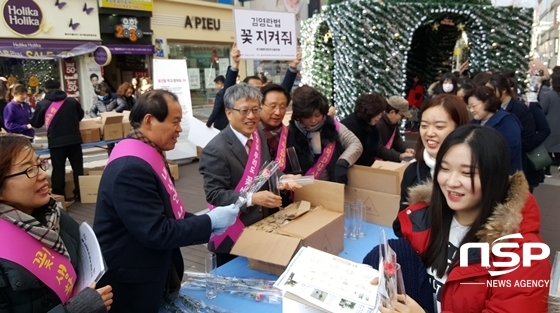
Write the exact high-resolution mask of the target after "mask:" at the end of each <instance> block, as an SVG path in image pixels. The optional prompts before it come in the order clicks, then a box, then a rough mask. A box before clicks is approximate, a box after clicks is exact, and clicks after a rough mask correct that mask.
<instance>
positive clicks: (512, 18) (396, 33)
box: [301, 0, 533, 118]
mask: <svg viewBox="0 0 560 313" xmlns="http://www.w3.org/2000/svg"><path fill="white" fill-rule="evenodd" d="M333 3H334V2H333V1H331V2H330V5H327V6H324V7H323V13H322V14H319V15H315V16H314V17H313V18H311V19H309V20H307V21H305V22H304V23H303V26H302V33H301V34H302V52H303V61H302V71H303V73H302V74H303V75H302V76H303V77H304V79H303V81H302V83H304V84H308V85H311V86H313V87H315V88H317V89H318V90H320V91H321V92H323V93H324V94H325V95H326V96H327V97H328V99H329V101H332V103H333V104H334V105H335V106H336V108H337V110H338V116H339V118H344V117H345V116H346V115H348V114H349V113H351V112H352V110H353V107H354V102H355V99H356V98H357V97H358V96H359V95H360V94H362V93H369V92H379V93H381V94H383V95H385V96H387V97H389V96H393V95H401V96H404V97H406V92H407V91H408V89H409V88H410V86H411V85H412V79H413V78H414V77H415V76H417V77H419V78H421V79H422V83H423V84H424V85H425V86H428V85H429V84H431V83H432V82H433V81H435V80H436V78H437V77H439V75H441V74H443V73H446V72H451V71H453V70H455V69H458V67H457V65H458V64H459V65H461V64H462V63H464V61H463V59H464V60H468V66H469V69H470V72H471V73H476V72H481V71H486V70H512V71H518V72H519V73H524V72H526V70H527V66H528V65H527V64H528V59H527V57H526V56H527V55H528V54H529V48H530V40H531V37H530V34H531V24H532V17H533V10H532V9H527V8H518V7H494V6H491V5H490V2H489V1H485V0H465V1H461V2H459V1H458V0H454V1H450V0H438V1H436V0H432V1H421V0H417V1H411V0H400V1H398V2H397V1H396V0H385V1H383V2H378V1H366V0H353V1H346V2H340V3H337V4H333ZM327 34H328V35H327ZM462 38H467V40H466V41H468V42H465V40H464V39H463V41H462V42H460V43H459V44H458V41H459V40H461V39H462ZM456 48H457V49H460V51H459V50H456ZM454 52H455V53H456V55H455V58H454ZM458 55H460V56H461V58H462V59H461V60H459V61H457V59H456V58H457V56H458ZM520 76H521V75H520ZM519 79H521V77H519ZM520 84H521V85H523V82H522V81H520Z"/></svg>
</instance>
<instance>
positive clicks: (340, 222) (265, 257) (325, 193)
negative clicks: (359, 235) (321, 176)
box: [231, 180, 344, 275]
mask: <svg viewBox="0 0 560 313" xmlns="http://www.w3.org/2000/svg"><path fill="white" fill-rule="evenodd" d="M343 194H344V185H342V184H337V183H331V182H326V181H318V180H316V181H315V183H314V184H313V185H307V186H304V187H302V188H301V189H298V190H296V191H295V193H294V202H297V201H302V200H305V201H309V202H310V203H311V205H312V207H319V208H317V209H315V210H313V211H311V212H308V213H307V214H305V215H303V216H301V217H299V218H298V219H296V220H293V221H291V222H290V223H288V224H285V225H282V226H280V227H278V228H277V229H276V233H268V232H266V231H262V230H253V229H249V228H246V229H245V230H244V231H243V233H242V234H241V236H240V237H239V239H238V240H237V242H236V243H235V245H234V246H233V249H232V250H231V254H234V255H239V256H244V257H247V259H248V260H249V268H252V269H254V270H258V271H262V272H265V273H271V274H275V275H280V274H282V273H283V272H284V270H285V269H286V267H287V265H288V264H289V263H290V260H291V259H292V257H293V256H294V254H295V253H296V252H297V251H298V250H299V248H300V247H301V246H309V247H313V248H316V249H319V250H322V251H325V252H328V253H331V254H335V255H337V254H339V253H340V252H342V250H343V249H344V197H343Z"/></svg>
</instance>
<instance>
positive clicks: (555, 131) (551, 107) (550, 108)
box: [540, 91, 560, 153]
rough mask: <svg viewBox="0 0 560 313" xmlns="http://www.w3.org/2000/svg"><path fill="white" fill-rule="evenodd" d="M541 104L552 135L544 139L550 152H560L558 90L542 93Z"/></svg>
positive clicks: (559, 99) (559, 104)
mask: <svg viewBox="0 0 560 313" xmlns="http://www.w3.org/2000/svg"><path fill="white" fill-rule="evenodd" d="M540 104H541V106H542V111H543V113H544V116H546V120H547V122H548V125H549V126H550V136H548V138H546V140H545V141H544V146H545V147H546V150H547V151H548V152H555V153H558V152H560V95H559V93H558V92H556V91H548V92H545V93H543V94H542V95H541V101H540Z"/></svg>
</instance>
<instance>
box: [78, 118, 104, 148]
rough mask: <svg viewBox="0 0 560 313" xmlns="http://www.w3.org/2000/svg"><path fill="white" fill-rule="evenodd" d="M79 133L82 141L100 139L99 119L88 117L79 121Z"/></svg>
mask: <svg viewBox="0 0 560 313" xmlns="http://www.w3.org/2000/svg"><path fill="white" fill-rule="evenodd" d="M80 135H82V143H88V142H97V141H100V140H101V124H99V120H98V119H95V118H88V119H83V120H82V121H80Z"/></svg>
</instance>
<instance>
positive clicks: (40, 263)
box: [0, 219, 77, 304]
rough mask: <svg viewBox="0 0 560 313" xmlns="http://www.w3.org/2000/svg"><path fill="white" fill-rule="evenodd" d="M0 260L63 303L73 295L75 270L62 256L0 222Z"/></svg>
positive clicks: (13, 226)
mask: <svg viewBox="0 0 560 313" xmlns="http://www.w3.org/2000/svg"><path fill="white" fill-rule="evenodd" d="M0 238H1V239H0V258H1V259H4V260H8V261H11V262H14V263H16V264H19V265H21V266H23V267H24V268H25V269H26V270H28V271H29V272H31V274H33V275H34V276H35V277H37V279H39V280H40V281H41V282H43V284H45V285H46V286H47V287H49V288H50V289H52V290H53V291H54V292H55V293H56V295H57V296H58V298H59V299H60V301H61V302H62V303H63V304H66V302H67V301H68V299H70V297H71V296H72V295H73V291H74V284H75V283H76V278H77V275H76V271H75V270H74V267H73V266H72V263H70V260H69V259H68V258H66V257H65V256H64V255H62V254H60V253H58V252H56V251H55V250H53V249H52V248H51V247H48V246H46V245H45V244H43V243H42V242H40V241H39V240H37V239H35V238H33V237H31V235H29V234H28V233H26V232H25V230H23V229H21V228H20V227H18V226H17V225H14V224H12V223H10V222H8V221H6V220H3V219H0Z"/></svg>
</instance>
